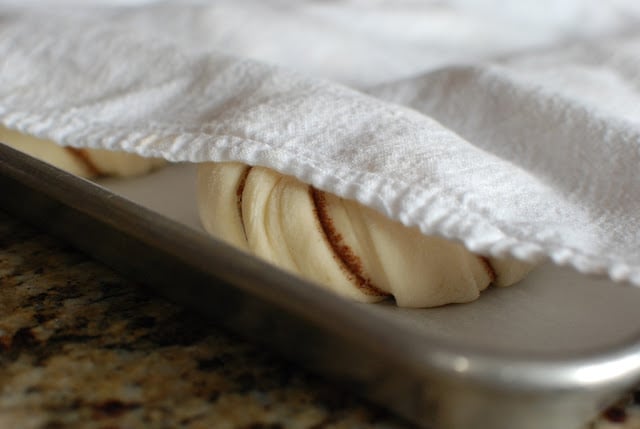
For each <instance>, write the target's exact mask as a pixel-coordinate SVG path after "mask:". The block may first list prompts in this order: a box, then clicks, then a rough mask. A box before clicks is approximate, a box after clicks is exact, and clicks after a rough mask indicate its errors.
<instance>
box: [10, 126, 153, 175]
mask: <svg viewBox="0 0 640 429" xmlns="http://www.w3.org/2000/svg"><path fill="white" fill-rule="evenodd" d="M0 142H2V143H6V144H7V145H9V146H11V147H13V148H15V149H17V150H19V151H21V152H24V153H26V154H28V155H31V156H33V157H35V158H38V159H40V160H42V161H45V162H47V163H49V164H52V165H54V166H56V167H58V168H60V169H62V170H65V171H68V172H69V173H72V174H75V175H76V176H80V177H98V176H135V175H139V174H145V173H147V172H149V171H151V170H152V169H154V168H156V167H158V166H160V165H162V164H163V163H164V161H163V160H160V159H155V158H143V157H141V156H138V155H135V154H131V153H126V152H113V151H108V150H101V149H77V148H72V147H65V146H60V145H57V144H55V143H54V142H52V141H49V140H43V139H39V138H36V137H32V136H29V135H26V134H22V133H20V132H17V131H13V130H9V129H7V128H4V127H1V126H0Z"/></svg>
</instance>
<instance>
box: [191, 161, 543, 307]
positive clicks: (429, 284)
mask: <svg viewBox="0 0 640 429" xmlns="http://www.w3.org/2000/svg"><path fill="white" fill-rule="evenodd" d="M198 200H199V210H200V217H201V220H202V223H203V226H204V227H205V229H206V230H207V231H209V232H210V233H211V234H212V235H214V236H216V237H218V238H220V239H222V240H224V241H226V242H228V243H230V244H233V245H235V246H237V247H239V248H241V249H243V250H245V251H248V252H250V253H254V254H255V255H257V256H259V257H262V258H264V259H266V260H267V261H269V262H271V263H273V264H275V265H277V266H279V267H281V268H283V269H285V270H288V271H290V272H293V273H296V274H299V275H301V276H303V277H305V278H307V279H309V280H312V281H314V282H316V283H318V284H320V285H322V286H325V287H326V288H328V289H330V290H333V291H334V292H337V293H338V294H340V295H342V296H345V297H348V298H352V299H355V300H358V301H363V302H376V301H380V300H382V299H385V298H388V297H391V296H393V297H394V298H395V300H396V303H397V304H398V305H399V306H402V307H433V306H438V305H444V304H449V303H463V302H469V301H473V300H475V299H477V298H478V296H479V295H480V292H481V291H482V290H484V289H485V288H486V287H487V286H489V285H490V284H492V283H493V284H495V285H498V286H508V285H511V284H513V283H515V282H517V281H518V280H520V279H522V278H523V277H524V276H525V275H526V274H527V272H528V271H529V270H530V269H531V267H532V265H531V264H527V263H523V262H519V261H516V260H512V259H498V258H484V257H481V256H478V255H476V254H474V253H471V252H469V251H468V250H467V249H465V247H464V246H462V245H461V244H458V243H454V242H452V241H449V240H446V239H443V238H439V237H433V236H426V235H423V234H421V233H420V231H419V229H418V228H415V227H414V228H408V227H406V226H404V225H402V224H401V223H399V222H395V221H392V220H390V219H389V218H386V217H385V216H383V215H382V214H380V213H379V212H377V211H375V210H372V209H370V208H368V207H365V206H363V205H362V204H359V203H357V202H355V201H352V200H345V199H342V198H339V197H337V196H335V195H332V194H329V193H326V192H322V191H319V190H317V189H315V188H313V187H312V186H309V185H306V184H303V183H302V182H300V181H298V180H297V179H295V178H293V177H290V176H285V175H282V174H279V173H277V172H275V171H273V170H270V169H267V168H264V167H249V166H247V165H244V164H241V163H204V164H200V166H199V168H198Z"/></svg>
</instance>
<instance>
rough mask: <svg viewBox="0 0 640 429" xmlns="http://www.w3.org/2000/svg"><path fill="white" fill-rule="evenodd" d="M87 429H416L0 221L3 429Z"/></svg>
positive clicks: (605, 420)
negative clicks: (183, 428) (179, 428)
mask: <svg viewBox="0 0 640 429" xmlns="http://www.w3.org/2000/svg"><path fill="white" fill-rule="evenodd" d="M639 402H640V394H637V393H636V394H635V396H633V395H632V396H631V397H629V398H624V399H623V401H622V402H621V404H620V406H617V407H612V408H611V409H609V410H608V411H607V412H606V413H605V414H603V416H602V417H601V419H600V420H599V421H598V422H596V423H594V424H592V425H591V427H594V428H599V429H604V428H608V429H613V428H618V429H622V428H624V429H631V428H640V412H639V411H638V403H639ZM80 427H82V428H101V429H115V428H122V429H125V428H127V429H129V428H174V427H186V428H252V429H260V428H271V429H275V428H388V429H392V428H398V429H400V428H409V426H408V425H407V424H406V423H404V422H401V421H399V420H396V419H394V418H393V417H392V416H390V415H389V414H387V413H385V412H383V411H381V410H379V409H377V408H376V407H374V406H372V405H370V404H366V403H364V402H361V401H359V400H357V399H355V398H353V397H351V396H350V395H348V394H345V393H343V392H341V391H340V390H339V389H337V388H336V387H335V386H332V385H331V384H330V383H329V382H327V381H324V380H320V379H318V378H317V377H313V376H311V375H309V374H307V373H306V372H304V371H303V370H301V369H298V368H292V367H291V366H290V365H287V363H286V362H284V361H281V360H280V359H278V358H276V357H273V356H272V355H271V354H270V353H268V352H266V351H264V350H261V349H259V348H258V347H256V346H253V345H251V344H248V343H246V342H244V341H243V340H241V339H239V338H236V337H234V336H232V335H230V334H228V333H226V332H222V331H221V330H220V329H218V328H217V327H215V326H212V325H211V324H210V323H208V322H206V321H204V320H202V319H199V318H197V317H195V316H194V315H193V314H192V313H190V312H189V311H187V310H185V309H182V308H180V307H178V306H175V305H173V304H171V303H168V302H166V301H164V300H163V299H161V298H158V297H155V296H148V295H146V294H145V293H144V292H143V291H141V290H140V289H139V288H137V287H136V286H135V285H134V284H132V283H131V282H130V281H128V280H126V279H123V278H122V277H120V276H118V275H116V274H115V273H113V272H111V271H110V270H108V269H106V268H104V267H102V266H101V265H100V264H98V263H95V262H92V261H91V260H89V259H88V258H87V257H86V256H84V255H82V254H80V253H78V252H76V251H74V250H72V249H70V248H68V247H66V246H65V245H64V243H62V242H60V241H58V240H55V239H53V238H51V237H49V236H48V235H46V234H43V233H40V232H38V231H36V230H34V229H32V228H30V227H27V226H25V225H24V224H23V223H21V222H19V221H17V220H15V219H12V218H11V217H9V216H7V215H6V214H3V213H2V212H0V428H25V429H28V428H42V429H55V428H80ZM514 429H516V428H514ZM541 429H542V428H541Z"/></svg>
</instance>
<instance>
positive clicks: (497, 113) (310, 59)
mask: <svg viewBox="0 0 640 429" xmlns="http://www.w3.org/2000/svg"><path fill="white" fill-rule="evenodd" d="M54 3H55V4H56V8H55V9H54V8H53V7H51V8H49V9H50V10H46V9H47V8H42V7H40V8H39V9H37V10H36V9H24V8H23V7H22V6H19V5H17V2H6V3H4V5H3V3H1V2H0V59H1V60H0V123H2V124H4V125H5V126H8V127H10V128H15V129H18V130H21V131H23V132H26V133H30V134H33V135H36V136H40V137H47V138H51V139H53V140H55V141H57V142H59V143H61V144H65V145H73V146H89V147H103V148H109V149H123V150H127V151H131V152H136V153H140V154H144V155H150V156H161V157H165V158H167V159H170V160H176V161H194V162H199V161H207V160H216V161H225V160H235V161H242V162H246V163H250V164H255V165H263V166H267V167H271V168H274V169H276V170H279V171H281V172H283V173H287V174H292V175H295V176H297V177H298V178H300V179H301V180H303V181H306V182H308V183H312V184H313V185H315V186H316V187H318V188H321V189H323V190H327V191H329V192H333V193H336V194H338V195H340V196H343V197H347V198H354V199H357V200H358V201H360V202H362V203H364V204H366V205H369V206H371V207H374V208H375V209H377V210H380V211H381V212H383V213H385V214H386V215H388V216H390V217H392V218H394V219H398V220H400V221H402V222H403V223H405V224H407V225H419V226H420V228H421V229H422V231H424V232H425V233H436V234H440V235H443V236H445V237H448V238H453V239H459V240H462V241H463V242H464V243H466V245H467V246H468V247H469V248H470V249H471V250H473V251H478V252H484V253H488V254H493V255H498V256H501V255H507V254H511V255H514V256H516V257H518V258H522V259H527V260H536V259H540V258H543V257H545V256H548V257H551V258H552V259H553V260H554V261H556V262H557V263H560V264H568V265H571V266H574V267H575V268H577V269H578V270H580V271H583V272H590V273H608V274H609V275H610V276H611V277H612V278H614V279H616V280H628V281H630V282H632V283H634V284H636V285H640V174H638V170H639V168H638V167H639V166H640V10H639V9H640V7H639V6H637V3H636V2H635V1H629V2H623V1H609V2H606V1H578V0H564V1H540V2H535V1H531V2H517V4H519V5H520V6H519V7H515V6H511V7H509V8H506V7H505V6H504V5H503V2H498V1H491V0H484V1H479V0H467V1H450V2H418V1H415V2H412V1H401V2H385V1H366V2H365V1H362V2H358V1H353V2H339V1H338V2H314V1H310V2H300V1H279V2H271V3H268V4H267V3H265V2H261V1H257V0H256V1H254V2H250V1H219V2H206V3H202V4H198V3H193V2H191V3H188V4H187V3H183V4H181V5H176V4H165V3H161V4H151V5H145V6H136V7H126V8H123V7H108V6H105V5H104V3H105V2H104V1H103V2H101V3H102V4H101V5H100V6H99V7H94V8H91V9H88V8H87V7H86V6H85V7H83V8H79V7H78V6H77V5H76V7H74V8H70V9H68V10H67V9H64V8H62V7H60V6H59V4H61V3H64V2H61V1H56V2H54ZM118 3H122V1H119V2H118ZM137 3H140V2H137ZM515 3H516V2H513V4H515Z"/></svg>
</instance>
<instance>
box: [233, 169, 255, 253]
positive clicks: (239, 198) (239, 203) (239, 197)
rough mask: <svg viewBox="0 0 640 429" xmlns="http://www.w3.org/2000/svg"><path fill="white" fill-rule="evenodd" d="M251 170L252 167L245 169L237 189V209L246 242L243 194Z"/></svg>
mask: <svg viewBox="0 0 640 429" xmlns="http://www.w3.org/2000/svg"><path fill="white" fill-rule="evenodd" d="M251 168H252V167H247V168H245V169H244V171H243V172H242V176H241V177H240V182H239V183H238V187H237V188H236V207H237V208H238V216H240V224H241V225H242V232H243V233H244V238H245V240H246V239H247V231H246V230H245V227H244V217H243V216H242V193H243V192H244V185H245V184H246V183H247V177H249V172H251Z"/></svg>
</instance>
